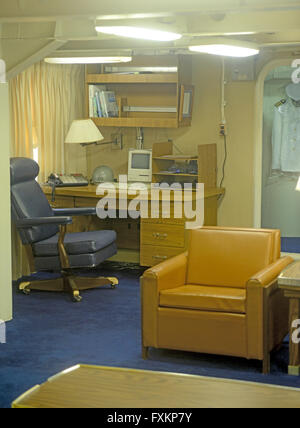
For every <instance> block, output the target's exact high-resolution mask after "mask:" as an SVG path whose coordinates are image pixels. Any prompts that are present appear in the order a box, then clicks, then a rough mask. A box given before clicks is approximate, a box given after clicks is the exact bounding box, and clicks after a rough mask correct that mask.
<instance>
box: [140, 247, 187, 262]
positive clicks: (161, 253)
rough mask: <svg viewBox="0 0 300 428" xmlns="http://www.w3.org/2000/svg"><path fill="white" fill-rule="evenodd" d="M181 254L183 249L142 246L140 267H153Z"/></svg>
mask: <svg viewBox="0 0 300 428" xmlns="http://www.w3.org/2000/svg"><path fill="white" fill-rule="evenodd" d="M183 252H184V248H175V247H173V248H172V247H162V246H159V247H156V246H153V245H143V246H142V248H141V261H140V263H141V266H155V265H157V264H159V263H162V262H164V261H166V260H168V259H170V258H171V257H175V256H177V255H178V254H181V253H183Z"/></svg>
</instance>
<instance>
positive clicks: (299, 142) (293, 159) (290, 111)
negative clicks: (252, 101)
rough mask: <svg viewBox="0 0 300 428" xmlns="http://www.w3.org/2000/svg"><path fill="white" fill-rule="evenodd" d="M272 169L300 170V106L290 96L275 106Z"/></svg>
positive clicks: (284, 170)
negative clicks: (284, 101)
mask: <svg viewBox="0 0 300 428" xmlns="http://www.w3.org/2000/svg"><path fill="white" fill-rule="evenodd" d="M272 149H273V159H272V169H273V170H280V171H283V172H300V107H296V106H295V104H294V103H293V101H292V100H291V99H290V98H289V99H288V100H287V102H286V103H284V104H281V105H280V106H279V107H275V112H274V123H273V134H272Z"/></svg>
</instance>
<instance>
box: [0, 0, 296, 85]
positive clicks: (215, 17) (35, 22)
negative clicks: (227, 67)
mask: <svg viewBox="0 0 300 428" xmlns="http://www.w3.org/2000/svg"><path fill="white" fill-rule="evenodd" d="M111 22H113V23H114V24H117V23H122V24H130V23H134V24H136V25H137V24H138V25H148V26H159V27H160V28H166V29H169V30H170V31H174V30H175V31H178V32H181V33H182V34H184V37H183V38H182V39H181V40H180V41H178V42H175V43H164V44H163V43H157V42H156V43H155V42H142V41H133V40H132V39H120V38H116V37H112V36H104V35H98V34H97V33H96V31H95V24H96V23H98V24H102V25H103V24H106V25H108V24H110V23H111ZM299 22H300V0H285V1H283V0H184V1H183V0H151V1H147V0H126V1H124V0H122V1H121V0H114V1H111V0H110V1H109V0H0V57H1V58H3V59H4V60H5V61H6V63H7V69H8V71H9V73H8V75H9V77H12V76H14V75H16V74H17V73H19V72H20V71H22V70H23V69H25V68H26V67H28V66H29V65H31V64H32V63H34V62H36V61H39V60H41V59H43V58H44V57H45V56H47V55H50V54H52V53H53V52H55V51H56V50H63V51H67V54H69V51H78V50H84V51H86V50H94V51H95V50H96V51H98V52H99V53H103V54H108V55H109V54H110V55H111V54H114V53H126V54H127V53H128V52H133V53H134V54H147V53H151V54H153V53H156V54H161V53H162V54H165V53H168V52H181V53H187V50H186V48H187V46H188V45H189V44H195V43H197V42H198V41H199V40H200V39H201V38H203V37H207V36H209V35H224V34H227V33H240V32H254V33H255V34H253V35H251V36H240V35H239V36H238V35H236V36H234V37H235V38H243V39H247V40H251V41H255V42H257V43H259V44H260V45H261V46H262V48H263V50H270V49H276V50H278V49H280V50H282V49H299V48H300V26H299ZM231 37H233V36H231Z"/></svg>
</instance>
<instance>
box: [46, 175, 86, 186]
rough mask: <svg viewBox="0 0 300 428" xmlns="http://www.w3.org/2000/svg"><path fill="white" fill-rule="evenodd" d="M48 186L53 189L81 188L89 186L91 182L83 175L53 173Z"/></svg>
mask: <svg viewBox="0 0 300 428" xmlns="http://www.w3.org/2000/svg"><path fill="white" fill-rule="evenodd" d="M47 184H48V185H49V186H52V187H79V186H88V185H89V182H88V180H87V178H85V177H84V176H83V175H82V174H70V175H64V174H55V173H52V174H51V175H50V176H49V178H48V181H47Z"/></svg>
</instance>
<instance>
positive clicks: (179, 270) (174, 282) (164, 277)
mask: <svg viewBox="0 0 300 428" xmlns="http://www.w3.org/2000/svg"><path fill="white" fill-rule="evenodd" d="M187 256H188V254H187V253H183V254H180V255H179V256H176V257H173V258H171V259H169V260H166V261H165V262H163V263H160V264H159V265H157V266H155V267H153V268H151V269H148V270H147V271H146V272H145V273H144V275H143V277H142V281H144V282H145V284H146V283H149V282H151V283H152V285H154V286H155V288H156V292H157V293H159V291H161V290H168V289H170V288H176V287H180V286H181V285H184V284H185V281H186V273H187Z"/></svg>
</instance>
